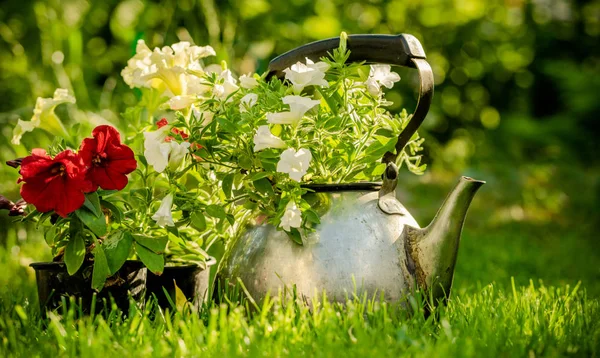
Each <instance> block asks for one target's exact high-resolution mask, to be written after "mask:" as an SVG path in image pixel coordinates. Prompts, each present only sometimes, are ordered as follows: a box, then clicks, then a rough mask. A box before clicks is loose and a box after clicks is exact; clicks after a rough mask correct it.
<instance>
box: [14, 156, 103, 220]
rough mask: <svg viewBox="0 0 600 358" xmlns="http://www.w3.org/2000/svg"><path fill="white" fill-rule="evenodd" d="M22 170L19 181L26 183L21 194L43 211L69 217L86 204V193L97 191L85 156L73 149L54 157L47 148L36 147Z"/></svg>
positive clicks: (24, 161) (23, 164) (25, 160)
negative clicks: (91, 180)
mask: <svg viewBox="0 0 600 358" xmlns="http://www.w3.org/2000/svg"><path fill="white" fill-rule="evenodd" d="M19 172H20V173H21V178H19V182H24V183H25V184H23V186H22V187H21V196H22V197H23V199H24V200H25V201H26V202H28V203H30V204H33V205H34V206H35V208H36V209H37V210H38V211H40V212H47V211H50V210H54V211H55V212H56V213H57V214H58V215H60V216H62V217H66V216H67V215H68V214H69V213H71V212H73V211H75V210H77V209H79V208H80V207H81V206H82V205H83V203H84V201H85V195H84V193H88V192H92V191H94V187H93V185H92V183H91V182H90V181H89V180H87V178H86V168H85V165H84V164H83V161H82V160H81V157H80V156H79V155H77V154H75V153H73V152H72V151H71V150H65V151H64V152H61V153H59V154H58V155H57V156H56V157H55V158H54V159H52V157H50V156H49V155H48V154H46V151H45V150H43V149H34V150H33V151H32V154H31V155H30V156H28V157H25V158H24V159H23V161H22V162H21V170H20V171H19Z"/></svg>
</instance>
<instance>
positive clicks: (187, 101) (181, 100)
mask: <svg viewBox="0 0 600 358" xmlns="http://www.w3.org/2000/svg"><path fill="white" fill-rule="evenodd" d="M197 99H198V98H197V97H196V96H189V95H182V96H175V97H171V99H169V102H168V103H169V108H171V109H173V110H180V109H184V108H188V107H190V106H191V105H192V104H193V103H194V102H196V100H197Z"/></svg>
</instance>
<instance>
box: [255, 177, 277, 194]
mask: <svg viewBox="0 0 600 358" xmlns="http://www.w3.org/2000/svg"><path fill="white" fill-rule="evenodd" d="M254 187H255V188H256V190H258V192H259V193H262V194H266V195H273V194H274V192H273V186H272V185H271V182H270V181H269V179H267V178H262V179H258V180H255V181H254Z"/></svg>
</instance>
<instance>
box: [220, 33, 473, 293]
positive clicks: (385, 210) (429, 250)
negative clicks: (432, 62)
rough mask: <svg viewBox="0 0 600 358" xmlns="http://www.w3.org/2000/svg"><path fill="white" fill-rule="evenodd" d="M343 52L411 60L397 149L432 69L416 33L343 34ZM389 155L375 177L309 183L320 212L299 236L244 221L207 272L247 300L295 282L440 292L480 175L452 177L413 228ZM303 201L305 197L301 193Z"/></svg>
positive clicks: (281, 60) (447, 284)
mask: <svg viewBox="0 0 600 358" xmlns="http://www.w3.org/2000/svg"><path fill="white" fill-rule="evenodd" d="M347 43H348V48H349V49H350V53H351V56H350V58H349V61H366V62H367V63H386V64H393V65H401V66H408V67H413V68H416V69H417V70H418V71H419V77H420V97H419V102H418V104H417V108H416V110H415V112H414V114H413V116H412V119H411V120H410V122H409V124H408V125H407V126H406V128H405V129H404V131H403V132H402V134H401V135H400V137H399V140H398V144H397V146H396V152H397V153H398V152H400V151H401V150H402V149H403V148H404V146H405V145H406V143H407V142H408V141H409V139H410V137H411V136H412V135H413V134H414V132H415V131H416V130H417V128H418V127H419V125H420V124H421V123H422V121H423V119H424V118H425V115H426V114H427V111H428V109H429V105H430V103H431V98H432V96H433V73H432V71H431V67H430V66H429V64H428V63H427V61H426V60H425V53H424V51H423V48H422V47H421V44H420V43H419V41H418V40H417V39H416V38H415V37H413V36H411V35H407V34H402V35H397V36H393V35H351V36H349V37H348V42H347ZM338 45H339V38H333V39H328V40H323V41H318V42H314V43H311V44H308V45H305V46H302V47H299V48H297V49H295V50H292V51H290V52H288V53H286V54H284V55H281V56H279V57H277V58H276V59H274V60H273V61H271V63H270V64H269V72H270V75H274V76H280V77H281V76H282V71H283V69H285V68H287V67H289V66H290V65H292V64H294V63H295V62H296V61H298V60H303V59H304V58H305V57H307V58H309V59H311V60H314V61H316V60H319V59H320V58H321V57H323V56H326V54H327V52H328V51H331V50H332V49H334V48H337V47H338ZM394 160H395V155H394V154H392V153H387V154H386V155H385V156H384V158H383V162H384V163H388V165H387V168H386V171H385V173H384V180H383V183H354V184H333V185H329V184H326V185H310V188H311V189H312V190H314V191H315V193H311V194H308V195H313V196H319V200H315V202H317V203H319V204H317V205H320V207H318V208H317V211H318V210H321V212H323V213H324V214H322V216H321V224H319V225H318V226H317V227H316V231H315V232H312V233H309V234H307V237H306V240H305V242H304V245H302V246H301V245H297V244H295V243H294V242H292V240H290V239H289V238H288V237H287V235H286V234H285V233H284V232H282V231H279V230H277V228H275V227H274V226H272V225H269V224H258V225H253V226H251V227H249V228H247V229H246V230H245V233H244V234H242V235H240V236H239V238H238V239H236V240H234V241H232V242H230V243H229V245H228V248H227V252H226V255H225V257H224V259H223V261H222V264H221V267H220V271H219V273H218V275H217V286H220V287H224V286H226V285H233V284H238V282H239V281H240V280H241V281H242V283H243V286H244V290H245V292H246V293H247V294H249V295H250V296H251V297H252V298H253V299H254V300H257V301H260V300H261V299H262V298H264V297H265V296H266V295H267V294H271V295H277V294H278V291H280V290H282V289H287V290H289V291H291V290H295V293H296V295H297V296H300V297H303V298H305V299H307V300H308V301H310V300H311V299H313V298H316V299H320V298H321V297H322V295H323V291H325V292H326V295H327V297H328V298H329V299H330V300H335V301H345V300H346V298H347V297H352V295H353V294H358V295H362V294H364V293H365V292H366V293H367V295H368V297H369V298H371V297H373V296H374V295H381V294H383V297H384V299H385V300H387V301H401V300H403V299H404V298H405V297H406V296H407V294H410V293H411V292H413V290H415V289H417V285H418V287H419V288H421V289H423V290H424V291H425V292H426V293H427V296H428V297H431V298H433V299H434V300H436V301H437V300H439V299H442V300H445V299H446V298H447V297H449V294H450V288H451V286H452V279H453V275H454V267H455V263H456V256H457V253H458V244H459V241H460V235H461V231H462V226H463V222H464V219H465V216H466V213H467V209H468V207H469V205H470V203H471V200H472V199H473V196H474V195H475V193H476V191H477V189H478V188H479V187H480V186H481V185H482V184H483V183H484V182H482V181H477V180H473V179H471V178H467V177H462V178H461V179H460V180H459V182H458V184H457V185H456V187H455V188H454V189H453V190H452V191H451V192H450V194H449V195H448V197H447V198H446V201H445V202H444V203H443V204H442V207H441V208H440V209H439V211H438V213H437V215H436V216H435V218H434V219H433V221H432V222H431V224H429V225H428V226H427V227H425V228H423V229H421V228H420V227H419V225H418V224H417V222H416V221H415V219H414V218H413V217H412V216H411V215H410V214H409V213H408V211H407V210H406V209H405V208H404V206H403V205H402V204H401V203H400V202H399V201H398V200H397V198H396V193H395V189H396V185H397V181H398V172H397V167H396V165H395V164H394ZM307 200H308V199H307Z"/></svg>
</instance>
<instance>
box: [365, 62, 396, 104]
mask: <svg viewBox="0 0 600 358" xmlns="http://www.w3.org/2000/svg"><path fill="white" fill-rule="evenodd" d="M391 70H392V66H390V65H371V70H370V71H369V78H367V80H366V81H365V86H367V90H368V91H369V93H370V94H371V95H373V96H375V97H378V96H379V95H381V86H384V87H386V88H392V87H394V83H395V82H398V81H400V75H399V74H397V73H396V72H392V71H391Z"/></svg>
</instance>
